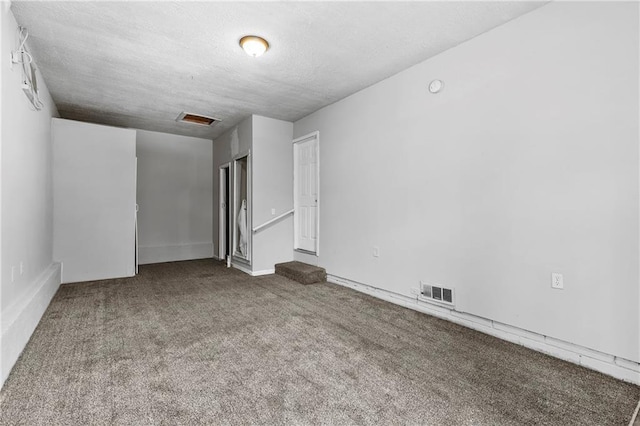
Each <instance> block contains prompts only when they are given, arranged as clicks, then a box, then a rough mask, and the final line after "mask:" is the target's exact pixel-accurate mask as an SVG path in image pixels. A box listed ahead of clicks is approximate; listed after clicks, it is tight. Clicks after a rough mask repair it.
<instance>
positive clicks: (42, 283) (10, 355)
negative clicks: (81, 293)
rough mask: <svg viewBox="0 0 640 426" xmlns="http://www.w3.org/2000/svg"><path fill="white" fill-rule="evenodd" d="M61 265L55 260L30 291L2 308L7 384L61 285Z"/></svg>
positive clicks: (0, 349)
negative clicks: (10, 374) (12, 370)
mask: <svg viewBox="0 0 640 426" xmlns="http://www.w3.org/2000/svg"><path fill="white" fill-rule="evenodd" d="M60 273H61V268H60V264H59V263H52V264H51V265H49V267H48V268H47V269H45V270H44V271H43V272H42V273H41V274H40V275H39V276H38V277H37V278H36V279H35V280H34V282H33V283H32V284H31V286H30V289H31V290H30V291H29V292H28V293H26V294H25V295H24V296H23V297H21V298H20V299H19V300H17V301H15V302H14V303H13V304H11V306H9V307H8V308H7V309H3V310H2V316H1V318H0V320H1V322H2V335H1V336H0V368H1V372H0V373H1V375H2V376H1V380H2V385H4V382H5V380H7V377H9V373H10V372H11V369H12V368H13V366H14V365H15V363H16V361H17V360H18V357H19V356H20V354H21V353H22V350H23V349H24V347H25V346H26V344H27V342H28V341H29V339H30V338H31V335H32V334H33V331H34V330H35V329H36V326H37V325H38V323H39V322H40V319H41V318H42V315H43V314H44V311H45V310H46V309H47V307H48V306H49V303H50V302H51V299H52V298H53V296H54V295H55V294H56V291H58V288H59V287H60V281H61V277H60Z"/></svg>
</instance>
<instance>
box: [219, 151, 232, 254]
mask: <svg viewBox="0 0 640 426" xmlns="http://www.w3.org/2000/svg"><path fill="white" fill-rule="evenodd" d="M224 169H227V170H226V173H227V176H228V178H227V186H226V188H225V185H224V174H225V170H224ZM218 180H219V183H218V186H219V188H218V258H219V259H220V260H224V261H225V262H226V260H227V259H226V257H225V253H226V252H227V249H228V248H229V247H227V233H229V223H230V222H231V221H230V220H229V219H230V218H229V217H225V214H224V213H225V209H226V208H227V207H225V206H223V204H222V203H223V201H224V200H225V199H226V201H227V204H229V202H230V191H229V188H230V187H231V162H228V163H225V164H223V165H222V166H220V168H219V169H218ZM223 194H226V196H224V197H223ZM223 248H224V250H223ZM229 255H231V253H229Z"/></svg>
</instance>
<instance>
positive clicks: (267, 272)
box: [231, 262, 276, 277]
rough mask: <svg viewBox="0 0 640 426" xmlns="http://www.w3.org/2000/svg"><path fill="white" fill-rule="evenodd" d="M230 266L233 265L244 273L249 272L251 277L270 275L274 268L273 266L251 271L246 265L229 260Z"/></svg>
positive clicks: (273, 272) (274, 271)
mask: <svg viewBox="0 0 640 426" xmlns="http://www.w3.org/2000/svg"><path fill="white" fill-rule="evenodd" d="M231 266H233V267H234V268H236V269H237V270H239V271H242V272H244V273H245V274H249V275H251V276H252V277H259V276H261V275H270V274H275V273H276V270H275V268H272V269H263V270H262V271H252V270H251V269H249V266H248V265H244V264H240V263H237V262H236V263H233V262H231Z"/></svg>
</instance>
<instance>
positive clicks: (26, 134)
mask: <svg viewBox="0 0 640 426" xmlns="http://www.w3.org/2000/svg"><path fill="white" fill-rule="evenodd" d="M0 14H1V21H2V25H1V26H0V28H1V30H0V31H1V40H0V42H1V48H0V52H1V53H0V75H1V86H0V87H1V89H0V92H1V94H2V96H1V98H2V113H1V140H2V144H1V145H0V153H1V154H0V157H1V162H0V165H1V167H0V168H1V189H0V194H1V197H2V198H1V201H2V202H1V204H2V207H1V210H0V237H1V238H0V239H1V249H0V250H1V256H0V267H1V268H0V269H1V271H2V272H1V275H0V310H1V318H0V322H1V324H2V335H1V339H0V380H1V382H2V383H4V381H5V379H6V378H7V376H8V375H9V372H10V370H11V368H12V367H13V364H14V363H15V361H16V359H17V358H18V356H19V355H20V352H22V349H23V348H24V345H25V344H26V343H27V341H28V340H29V337H30V336H31V333H32V332H33V330H34V329H35V327H36V325H37V323H38V321H39V320H40V318H41V317H42V314H43V313H44V310H45V309H46V307H47V305H48V303H49V301H50V300H51V297H53V294H55V292H56V290H57V288H58V286H59V284H60V270H59V265H57V264H55V263H53V262H52V250H53V242H52V235H53V231H52V227H53V219H52V217H53V216H52V215H53V213H52V208H53V205H52V185H51V155H52V154H51V144H50V132H51V117H55V116H57V115H58V111H57V109H56V107H55V105H54V104H53V102H52V100H51V97H50V95H49V92H48V90H47V88H46V84H45V82H44V81H43V79H42V76H41V75H40V74H38V77H39V79H38V87H39V89H40V97H41V99H42V101H43V102H44V107H43V109H42V110H41V111H39V112H36V111H33V110H32V109H31V106H30V103H29V101H28V100H27V98H26V97H25V95H24V93H23V92H22V90H21V88H20V80H21V71H20V68H19V67H18V66H14V67H13V69H10V63H9V55H10V52H11V51H12V50H13V49H14V48H15V43H16V40H15V37H16V31H17V24H16V21H15V19H14V17H13V14H12V13H11V12H10V11H9V10H8V5H7V4H6V3H3V4H0ZM27 46H28V42H27ZM35 59H36V63H37V59H38V58H35ZM21 263H22V272H20V264H21ZM12 269H13V279H12Z"/></svg>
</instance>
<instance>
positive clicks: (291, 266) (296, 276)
mask: <svg viewBox="0 0 640 426" xmlns="http://www.w3.org/2000/svg"><path fill="white" fill-rule="evenodd" d="M276 274H278V275H282V276H283V277H287V278H289V279H292V280H294V281H298V282H299V283H301V284H313V283H320V282H323V281H326V280H327V272H326V271H325V270H324V268H320V267H318V266H313V265H307V264H306V263H302V262H286V263H278V264H277V265H276Z"/></svg>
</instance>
